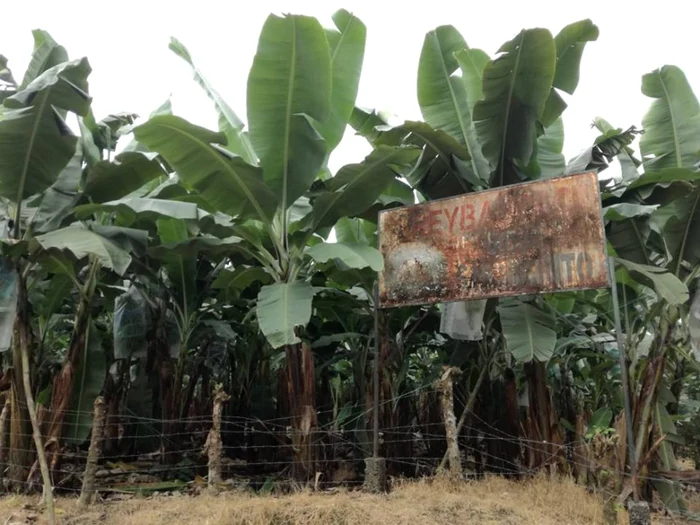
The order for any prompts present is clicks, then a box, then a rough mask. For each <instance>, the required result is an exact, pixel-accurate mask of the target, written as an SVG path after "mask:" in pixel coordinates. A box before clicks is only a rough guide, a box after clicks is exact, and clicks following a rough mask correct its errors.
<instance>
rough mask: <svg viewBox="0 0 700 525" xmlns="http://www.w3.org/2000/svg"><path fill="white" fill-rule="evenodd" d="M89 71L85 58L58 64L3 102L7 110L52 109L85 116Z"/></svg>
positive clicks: (88, 97) (87, 101)
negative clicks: (25, 108)
mask: <svg viewBox="0 0 700 525" xmlns="http://www.w3.org/2000/svg"><path fill="white" fill-rule="evenodd" d="M91 71H92V68H91V67H90V64H89V63H88V60H87V58H81V59H80V60H73V61H71V62H64V63H62V64H58V65H57V66H54V67H52V68H51V69H47V70H46V71H44V72H43V73H42V74H41V75H40V76H39V77H37V78H36V79H34V80H33V81H32V82H31V83H30V84H29V85H28V86H27V87H26V88H24V89H23V90H21V91H18V92H17V93H15V94H14V95H12V96H11V97H9V98H7V99H5V102H4V104H5V106H6V107H8V108H13V109H17V108H23V107H30V106H37V107H42V106H46V105H49V106H54V107H55V108H60V109H63V110H66V111H72V112H73V113H76V114H77V115H86V114H87V112H88V110H89V109H90V103H91V102H92V97H90V95H89V94H88V92H87V90H88V82H87V77H88V76H89V75H90V72H91Z"/></svg>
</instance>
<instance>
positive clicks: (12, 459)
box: [8, 272, 34, 490]
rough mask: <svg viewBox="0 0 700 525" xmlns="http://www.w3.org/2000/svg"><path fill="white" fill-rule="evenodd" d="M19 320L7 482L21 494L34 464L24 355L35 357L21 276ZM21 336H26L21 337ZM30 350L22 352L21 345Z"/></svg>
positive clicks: (15, 347) (13, 368)
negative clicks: (27, 346) (25, 390)
mask: <svg viewBox="0 0 700 525" xmlns="http://www.w3.org/2000/svg"><path fill="white" fill-rule="evenodd" d="M18 274H19V275H18V284H17V287H18V289H17V317H16V319H15V326H14V338H13V339H14V343H13V345H12V376H11V386H10V452H9V457H8V464H9V470H8V478H9V481H10V484H11V485H12V486H13V487H15V488H16V489H18V490H23V489H25V488H26V483H27V474H28V472H29V467H30V466H31V464H32V462H33V456H34V452H33V450H32V448H31V436H32V427H31V424H30V419H29V411H28V410H27V398H26V396H25V393H24V386H23V381H24V379H23V377H24V376H23V370H24V368H23V366H22V353H23V352H25V351H26V352H28V355H29V356H31V355H32V350H33V348H32V345H31V341H32V337H31V335H32V332H31V325H30V324H29V301H28V298H27V283H26V281H25V279H24V277H22V272H18ZM20 334H23V336H22V337H20ZM23 344H26V345H29V348H26V349H25V348H22V345H23Z"/></svg>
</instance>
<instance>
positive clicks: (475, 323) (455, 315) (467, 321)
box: [440, 300, 486, 341]
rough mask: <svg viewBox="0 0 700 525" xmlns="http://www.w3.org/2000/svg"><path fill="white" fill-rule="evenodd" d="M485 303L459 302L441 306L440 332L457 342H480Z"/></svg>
mask: <svg viewBox="0 0 700 525" xmlns="http://www.w3.org/2000/svg"><path fill="white" fill-rule="evenodd" d="M485 310H486V301H485V300H480V301H461V302H457V303H445V304H443V305H442V316H441V317H440V332H442V333H443V334H445V335H448V336H450V337H451V338H452V339H457V340H459V341H481V339H483V337H484V334H483V331H482V324H483V320H484V312H485Z"/></svg>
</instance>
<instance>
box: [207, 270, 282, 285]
mask: <svg viewBox="0 0 700 525" xmlns="http://www.w3.org/2000/svg"><path fill="white" fill-rule="evenodd" d="M271 281H272V277H271V276H270V274H269V273H267V272H266V271H265V270H264V269H263V268H260V267H259V266H250V267H241V268H236V269H235V270H233V271H231V270H224V271H222V272H221V273H220V274H219V275H218V276H217V277H216V279H215V280H214V282H213V283H212V285H211V287H212V288H214V289H215V290H221V289H225V288H228V289H234V290H245V289H246V288H248V286H250V285H251V284H253V283H254V282H261V283H263V284H269V283H270V282H271Z"/></svg>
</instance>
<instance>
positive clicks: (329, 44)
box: [134, 10, 418, 348]
mask: <svg viewBox="0 0 700 525" xmlns="http://www.w3.org/2000/svg"><path fill="white" fill-rule="evenodd" d="M333 20H334V23H335V25H336V28H335V29H328V30H324V29H323V28H322V27H321V25H320V24H319V23H318V22H317V21H316V20H315V19H312V18H308V17H304V16H296V15H293V16H292V15H290V16H285V17H277V16H274V15H272V16H270V17H269V18H268V19H267V21H266V22H265V24H264V26H263V29H262V32H261V34H260V39H259V43H258V50H257V53H256V56H255V59H254V61H253V65H252V68H251V70H250V75H249V77H248V94H249V95H248V125H249V128H250V129H249V131H248V132H246V131H243V124H241V120H240V119H238V118H237V117H234V116H233V115H234V113H233V111H232V110H231V109H230V108H229V107H228V106H227V105H226V104H225V103H224V102H223V101H222V100H221V98H220V96H219V95H218V94H217V93H216V92H215V91H214V90H213V88H212V87H211V86H210V84H209V83H208V82H207V81H206V80H205V79H204V77H203V76H202V74H201V72H200V71H199V70H198V69H196V68H194V65H193V60H192V58H191V56H190V55H189V53H188V52H187V50H186V49H185V48H184V46H183V45H182V44H181V43H179V42H177V41H174V42H173V43H172V44H171V47H172V48H174V49H175V50H176V52H177V53H178V55H179V56H181V57H183V58H185V59H186V60H187V62H188V63H189V64H190V65H191V66H192V67H193V68H194V71H195V78H196V79H197V81H198V83H199V84H200V85H201V86H203V88H204V89H205V91H206V93H207V95H208V96H209V97H210V98H211V99H212V100H213V101H214V103H215V107H216V108H217V111H218V113H219V116H220V120H219V124H220V131H219V132H212V131H209V130H205V129H203V128H200V127H198V126H195V125H192V124H190V123H188V122H186V121H185V120H183V119H180V118H178V117H171V116H160V117H155V118H152V119H150V120H149V121H148V122H146V123H145V124H142V125H141V126H139V127H137V128H136V129H135V130H134V133H135V136H136V139H137V140H138V141H139V142H141V143H142V144H144V145H145V146H147V147H148V148H149V149H151V150H152V151H155V152H158V153H159V154H161V155H162V156H163V157H164V158H165V159H166V160H167V162H168V163H169V164H170V165H171V166H172V167H173V169H174V170H176V171H177V174H178V176H179V177H180V180H181V182H182V184H184V185H185V186H186V187H187V188H189V189H191V190H193V191H196V192H198V194H199V195H200V197H201V199H202V201H204V202H205V203H206V205H207V206H208V209H209V210H210V211H212V212H221V213H225V214H227V215H229V216H231V217H234V218H235V222H236V224H235V225H234V226H232V227H231V228H230V229H229V232H230V233H231V234H233V235H234V236H236V237H239V238H241V239H242V242H243V243H245V245H246V246H248V249H249V254H250V256H251V257H252V258H253V259H254V260H255V262H256V263H257V264H259V265H261V266H262V267H263V268H264V269H265V271H267V272H268V274H269V275H270V276H271V277H272V279H273V281H274V283H273V284H270V285H266V286H265V287H263V288H262V290H261V291H260V295H259V298H258V306H257V316H258V322H259V325H260V329H261V330H262V332H263V333H264V334H265V336H266V337H267V339H268V341H269V342H270V344H271V345H272V346H273V347H275V348H278V347H282V346H285V345H291V344H297V343H299V341H300V338H299V336H298V335H297V331H296V330H295V328H296V327H298V326H302V327H303V326H304V325H305V324H306V323H307V322H308V320H309V318H310V315H311V304H312V298H313V295H314V290H313V287H312V286H311V285H310V284H309V282H308V280H307V276H308V275H309V273H308V272H309V270H310V269H311V268H312V265H313V264H314V263H315V262H324V261H327V260H329V259H341V260H343V261H345V262H346V264H349V265H351V266H355V267H372V268H374V269H375V270H377V269H380V268H381V257H380V256H379V254H378V253H377V252H376V250H374V249H373V248H371V247H365V246H358V245H353V244H347V243H346V244H343V243H326V242H324V238H325V237H326V236H327V234H328V232H329V230H330V229H331V228H332V227H333V225H334V224H335V223H336V222H337V221H338V219H340V218H341V217H343V216H347V215H359V214H362V213H363V212H365V211H366V210H367V209H368V208H370V207H371V206H372V205H374V204H375V202H376V201H377V199H378V198H379V196H380V195H381V194H382V192H383V191H384V190H385V189H386V188H388V187H389V185H390V184H391V183H393V182H394V180H395V178H396V172H397V171H398V170H397V168H401V167H404V166H407V165H409V164H410V163H411V162H412V161H413V160H415V158H416V157H417V155H418V149H417V148H415V147H410V146H405V147H404V146H387V147H385V148H380V149H378V150H376V151H374V152H372V153H371V154H370V155H369V156H368V157H367V158H366V159H364V161H362V162H360V163H358V164H351V165H348V166H345V167H344V168H341V169H340V170H339V171H338V173H337V174H336V175H335V176H332V177H328V176H327V160H328V158H329V155H330V153H331V152H332V150H333V149H334V148H335V146H336V145H337V144H338V142H339V140H340V137H341V136H342V134H343V132H344V130H345V127H346V126H347V123H348V121H349V119H350V116H351V112H352V110H353V107H354V101H355V96H356V94H357V86H358V83H359V78H360V70H361V64H362V59H363V53H364V42H365V28H364V25H363V24H362V22H361V21H360V20H359V19H357V18H356V17H354V16H353V15H351V14H350V13H348V12H346V11H343V10H341V11H339V12H337V13H336V14H335V15H334V17H333ZM272 79H274V81H273V80H272Z"/></svg>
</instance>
